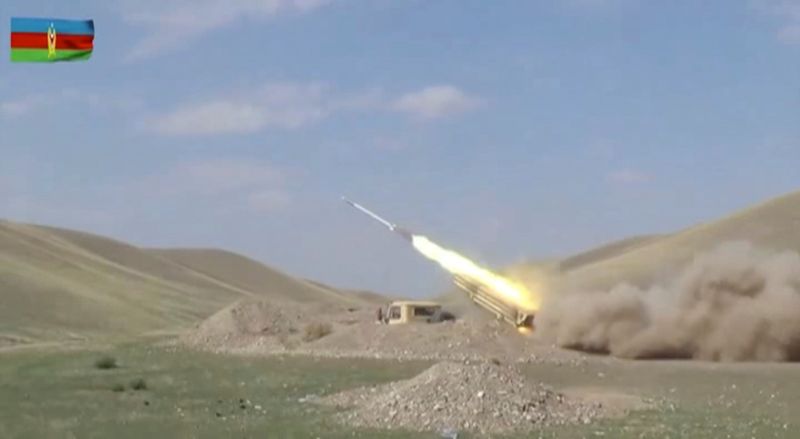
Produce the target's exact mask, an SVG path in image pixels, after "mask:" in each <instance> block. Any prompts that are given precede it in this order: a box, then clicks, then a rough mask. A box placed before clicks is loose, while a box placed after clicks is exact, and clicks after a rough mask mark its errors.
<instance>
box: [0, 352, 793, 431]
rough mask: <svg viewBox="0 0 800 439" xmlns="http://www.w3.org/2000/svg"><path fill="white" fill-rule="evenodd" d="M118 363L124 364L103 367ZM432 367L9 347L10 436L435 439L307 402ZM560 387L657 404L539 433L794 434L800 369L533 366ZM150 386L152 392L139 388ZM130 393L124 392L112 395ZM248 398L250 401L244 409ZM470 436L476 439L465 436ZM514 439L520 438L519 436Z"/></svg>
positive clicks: (5, 401) (4, 376)
mask: <svg viewBox="0 0 800 439" xmlns="http://www.w3.org/2000/svg"><path fill="white" fill-rule="evenodd" d="M103 356H111V357H113V358H115V359H116V360H117V362H118V363H119V367H117V368H113V369H106V370H103V369H98V368H97V367H96V366H95V362H96V360H97V359H99V358H101V357H103ZM427 365H428V364H427V363H424V362H398V361H378V360H333V359H313V358H309V357H261V358H250V357H239V356H223V355H213V354H206V353H199V352H192V351H184V350H174V349H167V348H156V347H149V346H146V345H143V344H136V345H125V346H122V347H117V348H114V349H110V350H106V351H96V350H71V351H65V350H60V351H54V350H50V351H39V350H30V349H26V350H15V351H6V352H0V437H2V438H70V437H74V438H106V437H115V438H142V437H170V438H194V437H203V438H221V437H236V438H253V437H276V438H316V437H319V438H345V437H347V438H353V437H355V438H434V437H439V436H438V435H437V434H435V433H430V434H419V433H410V432H389V431H365V430H357V431H353V430H349V429H347V428H345V427H341V426H339V425H337V424H336V423H335V422H334V420H333V419H332V417H331V415H332V414H333V411H332V409H330V408H324V407H318V406H315V405H313V404H309V403H303V402H300V399H301V398H303V397H304V396H306V395H313V394H328V393H331V392H335V391H338V390H341V389H346V388H352V387H357V386H361V385H367V384H375V383H381V382H385V381H390V380H395V379H402V378H407V377H411V376H413V375H415V374H416V373H418V372H420V371H422V370H423V369H425V368H426V367H427ZM527 373H528V374H530V376H532V377H534V378H536V379H538V380H541V381H544V382H547V383H551V384H553V385H554V386H556V387H559V388H593V389H596V390H601V391H618V392H626V393H635V394H641V395H643V396H646V397H649V398H654V399H656V400H658V401H659V403H658V405H657V408H655V409H649V410H644V411H638V412H634V413H633V414H631V415H629V416H627V417H625V418H623V419H615V420H607V421H602V422H599V423H595V424H591V425H588V426H575V427H567V428H550V429H546V430H542V431H537V432H535V433H533V434H531V435H529V436H528V437H533V438H538V437H544V438H555V437H559V438H561V437H564V438H584V437H614V438H662V437H671V438H715V439H716V438H726V437H730V438H752V437H755V438H792V437H800V426H798V424H797V422H796V420H794V419H793V418H794V417H795V416H796V411H797V407H800V370H798V369H797V368H796V367H793V366H792V365H768V366H763V365H741V366H720V365H716V366H714V365H693V364H688V363H667V362H659V363H632V362H615V361H611V362H609V361H607V360H602V361H599V360H598V361H594V360H593V361H590V362H589V363H588V364H585V365H582V366H577V367H575V366H566V365H562V366H558V365H552V364H550V365H532V366H530V367H529V368H528V369H527ZM139 379H142V380H144V382H145V383H146V387H147V389H145V390H133V389H132V388H131V384H132V382H134V381H136V380H139ZM119 386H124V388H125V389H124V390H123V391H119V389H116V390H118V391H114V388H115V387H119ZM242 401H244V402H242ZM460 437H467V436H464V435H462V436H460ZM513 437H521V436H519V435H514V436H513Z"/></svg>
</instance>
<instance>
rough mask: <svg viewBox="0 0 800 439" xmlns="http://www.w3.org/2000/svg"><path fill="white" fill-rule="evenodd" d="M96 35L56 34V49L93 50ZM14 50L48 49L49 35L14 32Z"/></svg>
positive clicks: (12, 46)
mask: <svg viewBox="0 0 800 439" xmlns="http://www.w3.org/2000/svg"><path fill="white" fill-rule="evenodd" d="M93 40H94V35H66V34H64V35H59V34H56V49H72V50H89V49H91V48H92V41H93ZM11 48H12V49H47V34H44V33H27V32H13V33H12V34H11Z"/></svg>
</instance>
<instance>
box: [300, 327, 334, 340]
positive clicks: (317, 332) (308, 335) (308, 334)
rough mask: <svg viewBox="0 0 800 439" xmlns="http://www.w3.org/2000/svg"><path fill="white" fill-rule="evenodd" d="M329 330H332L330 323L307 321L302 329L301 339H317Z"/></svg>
mask: <svg viewBox="0 0 800 439" xmlns="http://www.w3.org/2000/svg"><path fill="white" fill-rule="evenodd" d="M331 332H333V327H332V326H331V324H330V323H309V324H308V325H306V327H305V329H304V330H303V341H305V342H309V341H314V340H319V339H320V338H322V337H325V336H326V335H328V334H330V333H331Z"/></svg>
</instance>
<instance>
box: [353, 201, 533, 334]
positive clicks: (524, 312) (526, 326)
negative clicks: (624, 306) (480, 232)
mask: <svg viewBox="0 0 800 439" xmlns="http://www.w3.org/2000/svg"><path fill="white" fill-rule="evenodd" d="M342 201H344V202H345V203H347V204H349V205H350V206H352V207H354V208H355V209H357V210H359V211H361V213H363V214H365V215H367V216H369V217H370V218H372V219H374V220H375V221H377V222H379V223H381V224H382V225H384V226H385V227H386V228H388V229H389V230H390V231H392V232H394V233H397V234H398V235H400V236H401V237H403V238H404V239H405V240H407V241H409V242H410V243H411V244H412V245H414V246H415V248H417V250H420V251H421V249H420V248H419V246H417V245H416V243H415V238H416V239H418V240H420V241H422V240H424V241H425V242H426V243H430V241H429V240H427V238H425V237H423V236H421V235H414V234H413V233H411V232H410V231H409V230H407V229H404V228H402V227H400V226H398V225H397V224H394V223H392V222H390V221H387V220H385V219H383V218H381V217H380V216H379V215H378V214H376V213H375V212H372V211H371V210H369V209H367V208H366V207H364V206H362V205H360V204H358V203H356V202H354V201H351V200H349V199H347V198H345V197H342ZM431 244H432V243H431ZM423 254H425V255H426V256H428V257H429V258H432V259H436V258H434V257H431V256H430V255H429V254H426V253H425V252H423ZM459 258H462V257H460V256H459ZM464 261H467V262H468V263H469V264H470V267H475V268H476V269H477V270H479V271H478V274H481V276H478V275H471V274H470V272H469V270H467V271H466V272H461V271H459V270H452V269H448V268H447V264H445V263H443V262H442V261H441V260H437V262H439V263H440V264H441V265H442V266H443V267H445V269H448V271H450V273H451V274H452V275H453V283H455V285H456V286H458V287H459V288H460V289H461V290H463V291H464V292H465V293H467V295H468V296H469V298H470V300H472V301H473V302H474V303H475V304H476V305H478V306H480V307H481V308H483V309H485V310H487V311H489V312H490V313H492V314H493V315H494V316H495V317H497V318H498V319H501V320H503V321H505V322H507V323H509V324H511V325H513V326H515V327H517V328H518V329H519V330H520V331H529V330H532V329H533V319H534V312H533V310H530V309H525V308H524V307H523V306H521V305H520V303H515V301H514V300H512V299H513V296H510V295H509V294H508V291H498V289H507V288H503V287H509V286H511V285H512V284H511V283H510V282H508V281H507V280H506V279H504V278H501V277H499V276H497V275H495V274H493V273H490V272H487V271H486V270H483V269H480V268H478V267H477V266H474V264H473V263H472V262H471V261H468V260H466V259H464ZM487 273H490V275H491V276H492V277H491V278H490V279H491V280H492V281H495V282H487V281H485V278H486V274H487ZM497 280H499V281H500V284H499V285H498V282H497ZM492 284H494V285H492ZM498 287H499V288H498ZM518 300H519V299H517V301H518Z"/></svg>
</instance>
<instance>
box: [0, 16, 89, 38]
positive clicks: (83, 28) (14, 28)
mask: <svg viewBox="0 0 800 439" xmlns="http://www.w3.org/2000/svg"><path fill="white" fill-rule="evenodd" d="M50 23H53V26H54V27H55V28H56V35H58V34H63V35H94V21H93V20H62V19H58V18H12V19H11V32H33V33H46V32H47V28H49V27H50Z"/></svg>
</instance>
